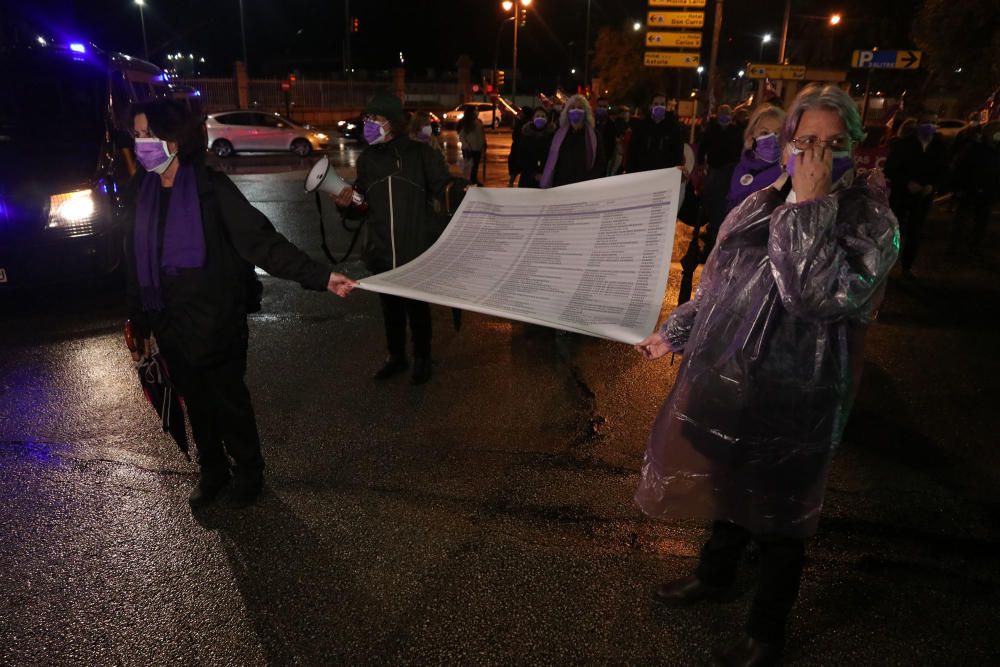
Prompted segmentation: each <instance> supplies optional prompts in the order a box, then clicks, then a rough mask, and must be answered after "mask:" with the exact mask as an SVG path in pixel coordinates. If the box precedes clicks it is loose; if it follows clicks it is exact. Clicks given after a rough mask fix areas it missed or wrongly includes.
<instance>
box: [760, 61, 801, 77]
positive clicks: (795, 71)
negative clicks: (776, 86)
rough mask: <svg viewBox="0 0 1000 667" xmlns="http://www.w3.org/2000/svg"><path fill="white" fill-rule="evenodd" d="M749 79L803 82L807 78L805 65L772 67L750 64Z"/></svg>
mask: <svg viewBox="0 0 1000 667" xmlns="http://www.w3.org/2000/svg"><path fill="white" fill-rule="evenodd" d="M747 78H748V79H776V80H781V79H785V80H795V81H801V80H802V79H804V78H806V67H805V65H770V64H767V63H750V64H749V65H747Z"/></svg>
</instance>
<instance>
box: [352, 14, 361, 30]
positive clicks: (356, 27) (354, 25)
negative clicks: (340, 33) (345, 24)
mask: <svg viewBox="0 0 1000 667" xmlns="http://www.w3.org/2000/svg"><path fill="white" fill-rule="evenodd" d="M351 32H361V21H359V20H358V17H357V16H355V17H354V20H353V21H351Z"/></svg>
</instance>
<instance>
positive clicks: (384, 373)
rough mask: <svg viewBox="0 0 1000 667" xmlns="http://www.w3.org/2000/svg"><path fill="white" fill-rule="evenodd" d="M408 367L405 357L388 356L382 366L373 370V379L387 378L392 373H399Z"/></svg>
mask: <svg viewBox="0 0 1000 667" xmlns="http://www.w3.org/2000/svg"><path fill="white" fill-rule="evenodd" d="M409 367H410V364H408V363H407V361H406V357H388V358H386V360H385V363H384V364H382V367H381V368H379V369H378V370H377V371H375V379H376V380H387V379H389V378H391V377H392V376H394V375H399V374H400V373H402V372H403V371H405V370H406V369H407V368H409Z"/></svg>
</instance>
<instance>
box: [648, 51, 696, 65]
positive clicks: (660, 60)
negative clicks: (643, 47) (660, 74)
mask: <svg viewBox="0 0 1000 667" xmlns="http://www.w3.org/2000/svg"><path fill="white" fill-rule="evenodd" d="M643 64H644V65H645V66H646V67H697V66H698V65H700V64H701V60H700V58H699V56H698V54H697V53H675V52H673V51H646V58H645V60H644V62H643Z"/></svg>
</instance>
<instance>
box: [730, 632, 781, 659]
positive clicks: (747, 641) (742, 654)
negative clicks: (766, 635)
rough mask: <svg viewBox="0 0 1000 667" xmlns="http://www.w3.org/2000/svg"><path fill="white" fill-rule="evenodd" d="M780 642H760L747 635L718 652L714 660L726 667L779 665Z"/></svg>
mask: <svg viewBox="0 0 1000 667" xmlns="http://www.w3.org/2000/svg"><path fill="white" fill-rule="evenodd" d="M781 649H782V645H781V643H780V642H762V641H760V640H757V639H754V638H753V637H750V636H749V635H747V636H744V637H743V639H741V640H740V641H738V642H737V643H735V644H733V645H732V646H730V647H728V648H726V649H724V650H721V651H719V652H718V653H717V654H716V658H717V660H718V661H719V664H720V665H725V666H726V667H767V666H769V665H779V664H781Z"/></svg>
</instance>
